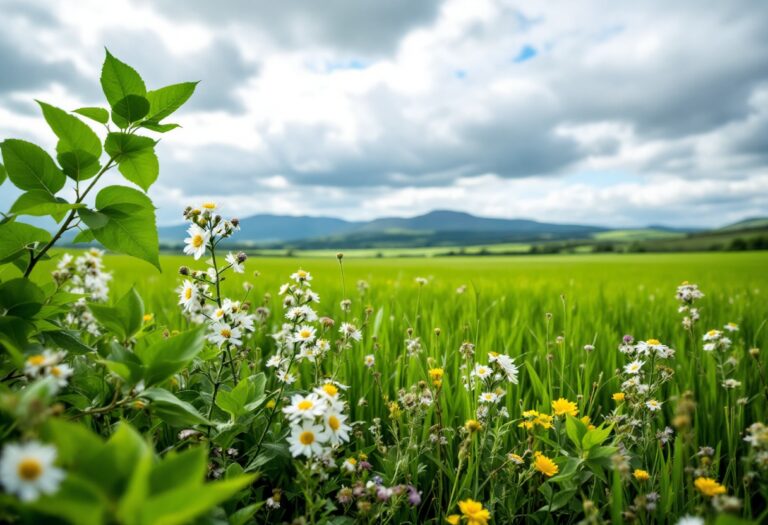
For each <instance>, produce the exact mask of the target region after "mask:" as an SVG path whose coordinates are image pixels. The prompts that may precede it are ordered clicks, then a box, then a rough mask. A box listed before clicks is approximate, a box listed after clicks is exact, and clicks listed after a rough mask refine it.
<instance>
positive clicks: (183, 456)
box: [149, 447, 208, 495]
mask: <svg viewBox="0 0 768 525" xmlns="http://www.w3.org/2000/svg"><path fill="white" fill-rule="evenodd" d="M207 470H208V451H207V450H206V449H205V447H192V448H189V449H187V450H185V451H183V452H179V453H175V452H170V453H168V455H167V456H165V458H163V460H162V461H161V462H160V463H158V464H157V465H155V467H154V468H153V469H152V473H151V475H150V478H149V491H150V493H151V494H153V495H158V494H161V493H163V492H166V491H168V490H172V489H181V488H184V487H195V486H198V485H201V484H202V483H203V481H204V480H205V473H206V471H207Z"/></svg>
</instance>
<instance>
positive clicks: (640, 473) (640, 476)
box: [632, 468, 651, 481]
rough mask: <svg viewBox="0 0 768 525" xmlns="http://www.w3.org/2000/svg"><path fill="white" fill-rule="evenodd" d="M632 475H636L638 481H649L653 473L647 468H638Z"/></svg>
mask: <svg viewBox="0 0 768 525" xmlns="http://www.w3.org/2000/svg"><path fill="white" fill-rule="evenodd" d="M632 475H633V476H634V477H635V479H636V480H637V481H648V480H649V479H651V475H650V474H648V471H647V470H643V469H639V468H636V469H635V471H634V472H633V473H632Z"/></svg>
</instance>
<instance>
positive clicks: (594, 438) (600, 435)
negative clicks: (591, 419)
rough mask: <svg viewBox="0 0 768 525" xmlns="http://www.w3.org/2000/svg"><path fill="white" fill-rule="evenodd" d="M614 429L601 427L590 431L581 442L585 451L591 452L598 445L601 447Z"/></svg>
mask: <svg viewBox="0 0 768 525" xmlns="http://www.w3.org/2000/svg"><path fill="white" fill-rule="evenodd" d="M612 429H613V426H611V425H609V426H607V427H605V426H603V425H600V426H599V427H597V428H595V429H592V430H590V431H588V432H587V433H586V434H585V435H584V438H583V439H582V441H581V444H582V447H583V448H584V450H589V449H591V448H592V447H594V446H596V445H601V444H602V443H603V441H605V440H606V439H608V436H609V435H610V433H611V430H612Z"/></svg>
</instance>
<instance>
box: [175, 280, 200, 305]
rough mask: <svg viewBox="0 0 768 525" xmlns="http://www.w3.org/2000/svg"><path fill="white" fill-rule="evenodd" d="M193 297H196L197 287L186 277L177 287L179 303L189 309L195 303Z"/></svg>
mask: <svg viewBox="0 0 768 525" xmlns="http://www.w3.org/2000/svg"><path fill="white" fill-rule="evenodd" d="M195 299H197V287H196V286H195V284H194V283H193V282H192V281H190V280H189V279H186V280H185V281H184V283H182V285H181V288H180V289H179V304H180V305H182V306H183V307H184V309H185V310H187V311H190V310H192V309H193V307H194V305H195Z"/></svg>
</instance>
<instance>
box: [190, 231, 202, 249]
mask: <svg viewBox="0 0 768 525" xmlns="http://www.w3.org/2000/svg"><path fill="white" fill-rule="evenodd" d="M203 242H204V241H203V236H202V235H200V234H199V233H196V234H195V235H193V236H192V246H194V247H195V248H200V247H201V246H202V245H203Z"/></svg>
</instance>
